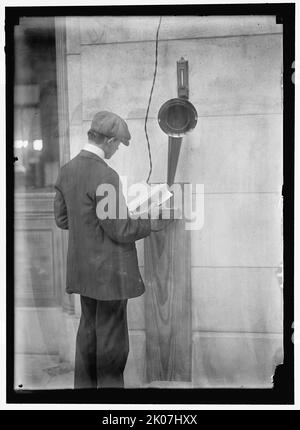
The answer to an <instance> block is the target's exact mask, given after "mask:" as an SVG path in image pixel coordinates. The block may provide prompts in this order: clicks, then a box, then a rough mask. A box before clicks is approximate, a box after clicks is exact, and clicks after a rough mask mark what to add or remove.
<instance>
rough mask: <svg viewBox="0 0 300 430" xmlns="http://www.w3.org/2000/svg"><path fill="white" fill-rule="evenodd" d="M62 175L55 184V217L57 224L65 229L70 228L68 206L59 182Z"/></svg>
mask: <svg viewBox="0 0 300 430" xmlns="http://www.w3.org/2000/svg"><path fill="white" fill-rule="evenodd" d="M59 180H60V176H59V177H58V179H57V181H56V184H55V191H56V193H55V197H54V217H55V222H56V225H57V226H58V227H59V228H61V229H63V230H68V228H69V225H68V213H67V206H66V203H65V199H64V195H63V193H62V191H61V189H60V184H59Z"/></svg>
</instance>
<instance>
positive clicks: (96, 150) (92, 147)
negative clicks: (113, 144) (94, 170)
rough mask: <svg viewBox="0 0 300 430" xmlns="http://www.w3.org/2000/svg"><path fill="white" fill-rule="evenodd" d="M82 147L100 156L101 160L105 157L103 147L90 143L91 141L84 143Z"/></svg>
mask: <svg viewBox="0 0 300 430" xmlns="http://www.w3.org/2000/svg"><path fill="white" fill-rule="evenodd" d="M82 149H84V150H85V151H89V152H92V153H93V154H96V155H98V157H100V158H102V160H104V158H105V154H104V151H103V149H102V148H99V147H98V146H96V145H92V144H91V143H86V144H85V145H84V147H83V148H82Z"/></svg>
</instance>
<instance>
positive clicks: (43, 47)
mask: <svg viewBox="0 0 300 430" xmlns="http://www.w3.org/2000/svg"><path fill="white" fill-rule="evenodd" d="M14 100H15V112H14V113H15V126H14V152H15V156H16V157H18V161H17V162H16V163H15V185H16V191H22V190H24V191H52V190H53V184H54V182H55V180H56V177H57V172H58V165H59V145H58V112H57V86H56V55H55V29H54V18H51V17H49V18H22V19H21V20H20V24H19V25H17V26H16V27H15V98H14Z"/></svg>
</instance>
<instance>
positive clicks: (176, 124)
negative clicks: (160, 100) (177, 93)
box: [158, 98, 198, 137]
mask: <svg viewBox="0 0 300 430" xmlns="http://www.w3.org/2000/svg"><path fill="white" fill-rule="evenodd" d="M197 120H198V115H197V111H196V109H195V107H194V105H193V104H192V103H191V102H189V101H188V100H186V99H180V98H176V99H170V100H168V101H167V102H165V103H164V104H163V105H162V106H161V108H160V110H159V112H158V123H159V126H160V128H161V129H162V131H163V132H164V133H166V134H167V135H168V136H172V137H182V136H183V135H184V134H186V133H188V132H189V131H191V130H193V129H194V128H195V127H196V124H197Z"/></svg>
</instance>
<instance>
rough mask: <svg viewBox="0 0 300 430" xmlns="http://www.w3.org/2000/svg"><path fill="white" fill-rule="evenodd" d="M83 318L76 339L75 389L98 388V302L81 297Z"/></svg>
mask: <svg viewBox="0 0 300 430" xmlns="http://www.w3.org/2000/svg"><path fill="white" fill-rule="evenodd" d="M80 301H81V317H80V322H79V328H78V332H77V337H76V353H75V375H74V386H75V388H97V362H96V348H97V347H96V342H97V338H96V330H95V323H96V312H97V300H94V299H90V298H88V297H84V296H80Z"/></svg>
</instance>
